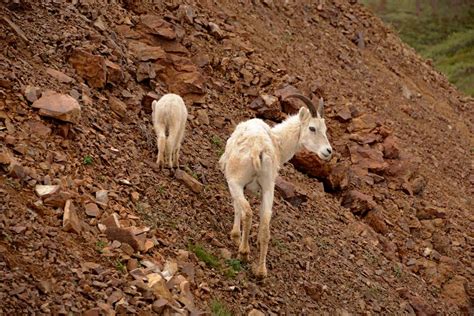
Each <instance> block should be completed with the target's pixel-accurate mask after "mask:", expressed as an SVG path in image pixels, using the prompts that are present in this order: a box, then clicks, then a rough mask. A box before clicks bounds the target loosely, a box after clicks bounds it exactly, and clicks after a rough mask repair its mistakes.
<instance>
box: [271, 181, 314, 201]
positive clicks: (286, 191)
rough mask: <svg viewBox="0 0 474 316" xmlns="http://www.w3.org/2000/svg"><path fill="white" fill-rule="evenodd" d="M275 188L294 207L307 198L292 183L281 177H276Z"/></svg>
mask: <svg viewBox="0 0 474 316" xmlns="http://www.w3.org/2000/svg"><path fill="white" fill-rule="evenodd" d="M275 189H276V190H277V191H278V192H279V193H280V194H281V196H282V197H283V198H284V199H285V200H287V201H288V202H290V203H291V204H292V205H293V206H296V207H298V206H299V205H300V204H301V203H304V202H306V201H307V199H308V197H307V196H306V195H305V194H303V193H301V191H300V190H299V189H298V188H297V187H296V186H295V185H294V184H293V183H291V182H288V181H286V180H284V179H283V178H282V177H277V178H276V181H275Z"/></svg>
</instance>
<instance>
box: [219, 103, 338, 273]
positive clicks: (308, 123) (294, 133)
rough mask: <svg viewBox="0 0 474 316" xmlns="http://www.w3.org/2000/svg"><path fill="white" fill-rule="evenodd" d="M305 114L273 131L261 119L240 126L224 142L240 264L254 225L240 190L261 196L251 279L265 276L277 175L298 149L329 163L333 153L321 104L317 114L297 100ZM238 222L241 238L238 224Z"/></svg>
mask: <svg viewBox="0 0 474 316" xmlns="http://www.w3.org/2000/svg"><path fill="white" fill-rule="evenodd" d="M290 97H295V98H299V99H300V100H302V101H303V102H304V103H305V104H306V106H307V107H308V108H305V107H302V108H300V110H299V112H298V114H295V115H293V116H290V117H288V118H287V119H286V120H285V121H283V122H282V123H280V124H277V125H276V126H274V127H273V128H271V127H270V126H268V124H266V123H265V122H263V121H262V120H260V119H251V120H248V121H245V122H242V123H239V124H238V125H237V127H236V128H235V131H234V132H233V133H232V135H231V136H230V138H229V139H228V140H227V143H226V147H225V152H224V154H223V155H222V157H221V159H220V160H219V164H220V167H221V170H222V171H223V172H224V174H225V177H226V180H227V184H228V186H229V191H230V194H231V196H232V200H233V205H234V212H235V213H234V225H233V228H232V231H231V233H230V234H231V238H232V240H233V241H234V242H235V243H236V244H237V245H239V254H240V257H241V258H242V259H243V260H248V259H249V252H250V248H249V234H250V227H251V225H252V209H251V208H250V204H249V202H248V201H247V200H246V198H245V195H244V189H245V188H248V189H250V190H251V191H257V190H261V199H262V200H261V206H260V224H259V231H258V237H257V239H258V240H257V241H258V245H259V250H260V256H259V260H258V264H257V267H256V271H255V274H256V276H257V277H260V278H264V277H266V276H267V268H266V256H267V250H268V242H269V241H270V219H271V216H272V206H273V195H274V188H275V179H276V177H277V174H278V169H279V168H280V167H281V166H282V165H283V164H284V163H285V162H287V161H288V160H290V159H291V158H292V157H293V156H294V154H295V153H296V152H297V151H299V150H300V149H301V148H306V149H307V150H309V151H311V152H314V153H316V154H317V155H318V156H319V157H320V158H321V159H323V160H329V159H330V158H331V155H332V148H331V145H330V144H329V141H328V139H327V136H326V124H325V121H324V119H323V108H324V102H323V100H322V99H320V104H319V107H318V109H317V110H316V107H315V106H314V104H313V103H312V102H311V101H310V100H309V99H308V98H306V97H305V96H302V95H299V94H295V95H290V96H288V97H287V98H290ZM241 219H242V238H240V237H241V236H240V221H241Z"/></svg>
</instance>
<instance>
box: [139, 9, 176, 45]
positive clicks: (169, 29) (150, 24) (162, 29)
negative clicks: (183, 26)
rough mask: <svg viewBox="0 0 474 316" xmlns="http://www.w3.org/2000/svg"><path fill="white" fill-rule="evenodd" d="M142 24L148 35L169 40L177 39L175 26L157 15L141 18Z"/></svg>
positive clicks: (147, 15)
mask: <svg viewBox="0 0 474 316" xmlns="http://www.w3.org/2000/svg"><path fill="white" fill-rule="evenodd" d="M140 22H141V23H142V24H143V25H144V26H145V30H146V32H147V33H150V34H153V35H158V36H161V37H164V38H166V39H169V40H173V39H175V38H176V31H175V29H174V26H173V25H172V24H171V23H169V22H166V21H165V20H163V19H162V18H160V17H159V16H157V15H154V14H146V15H142V16H141V17H140Z"/></svg>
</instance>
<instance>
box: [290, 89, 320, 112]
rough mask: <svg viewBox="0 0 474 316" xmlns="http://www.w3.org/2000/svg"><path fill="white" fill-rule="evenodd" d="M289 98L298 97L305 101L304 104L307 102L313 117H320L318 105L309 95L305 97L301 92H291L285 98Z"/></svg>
mask: <svg viewBox="0 0 474 316" xmlns="http://www.w3.org/2000/svg"><path fill="white" fill-rule="evenodd" d="M288 98H297V99H300V100H301V101H303V102H304V104H306V106H307V107H308V109H309V112H310V113H311V116H312V117H318V111H317V110H316V107H315V106H314V104H313V102H311V100H310V99H308V98H307V97H305V96H304V95H301V94H290V95H289V96H287V97H286V98H285V100H286V99H288Z"/></svg>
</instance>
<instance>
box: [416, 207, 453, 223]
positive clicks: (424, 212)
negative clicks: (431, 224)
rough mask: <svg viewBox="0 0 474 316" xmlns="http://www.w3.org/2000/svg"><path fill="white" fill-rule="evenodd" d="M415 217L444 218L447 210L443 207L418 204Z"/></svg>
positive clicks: (422, 218)
mask: <svg viewBox="0 0 474 316" xmlns="http://www.w3.org/2000/svg"><path fill="white" fill-rule="evenodd" d="M416 217H417V218H418V219H419V220H426V219H435V218H446V217H447V212H446V210H445V209H443V208H440V207H436V206H425V207H423V206H419V207H418V208H417V210H416Z"/></svg>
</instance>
